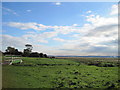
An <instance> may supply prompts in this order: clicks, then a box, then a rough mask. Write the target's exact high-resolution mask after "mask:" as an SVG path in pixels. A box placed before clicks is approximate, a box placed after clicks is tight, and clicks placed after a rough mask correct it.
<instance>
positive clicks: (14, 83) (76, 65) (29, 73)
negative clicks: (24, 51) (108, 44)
mask: <svg viewBox="0 0 120 90" xmlns="http://www.w3.org/2000/svg"><path fill="white" fill-rule="evenodd" d="M22 59H23V63H22V64H17V65H11V66H10V65H4V66H3V83H2V84H3V88H118V87H119V83H120V80H119V79H118V67H116V66H115V67H97V66H94V65H91V66H89V65H86V64H84V63H80V62H77V61H76V60H70V59H48V58H27V57H23V58H22Z"/></svg>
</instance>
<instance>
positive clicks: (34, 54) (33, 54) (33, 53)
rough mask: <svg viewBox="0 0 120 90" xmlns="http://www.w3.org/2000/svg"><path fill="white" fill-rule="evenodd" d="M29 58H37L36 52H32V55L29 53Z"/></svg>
mask: <svg viewBox="0 0 120 90" xmlns="http://www.w3.org/2000/svg"><path fill="white" fill-rule="evenodd" d="M29 57H39V53H38V52H32V53H30V55H29Z"/></svg>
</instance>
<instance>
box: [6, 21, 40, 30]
mask: <svg viewBox="0 0 120 90" xmlns="http://www.w3.org/2000/svg"><path fill="white" fill-rule="evenodd" d="M7 25H8V26H10V27H15V28H19V29H22V30H27V29H34V30H41V28H40V27H38V26H37V25H38V24H37V23H20V22H9V23H7Z"/></svg>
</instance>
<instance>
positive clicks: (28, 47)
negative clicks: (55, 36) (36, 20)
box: [25, 44, 33, 52]
mask: <svg viewBox="0 0 120 90" xmlns="http://www.w3.org/2000/svg"><path fill="white" fill-rule="evenodd" d="M25 46H26V49H28V50H29V52H32V49H33V47H32V45H30V44H26V45H25Z"/></svg>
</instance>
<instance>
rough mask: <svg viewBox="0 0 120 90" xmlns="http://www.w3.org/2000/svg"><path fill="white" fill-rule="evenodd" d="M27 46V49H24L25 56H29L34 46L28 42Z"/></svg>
mask: <svg viewBox="0 0 120 90" xmlns="http://www.w3.org/2000/svg"><path fill="white" fill-rule="evenodd" d="M25 46H26V49H24V51H23V56H25V57H28V56H29V55H30V53H31V52H32V48H33V47H32V45H30V44H26V45H25Z"/></svg>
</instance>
